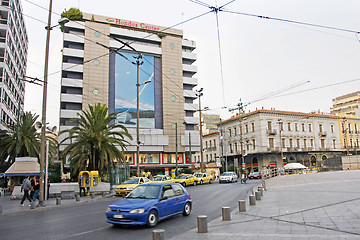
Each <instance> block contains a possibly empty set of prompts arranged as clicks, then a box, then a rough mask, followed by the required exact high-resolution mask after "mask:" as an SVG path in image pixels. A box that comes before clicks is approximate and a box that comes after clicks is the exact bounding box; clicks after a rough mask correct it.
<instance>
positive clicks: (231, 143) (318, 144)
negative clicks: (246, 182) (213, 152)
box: [218, 109, 342, 172]
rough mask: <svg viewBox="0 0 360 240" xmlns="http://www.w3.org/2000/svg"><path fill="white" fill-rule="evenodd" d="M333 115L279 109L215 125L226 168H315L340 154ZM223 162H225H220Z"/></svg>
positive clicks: (262, 111) (337, 130)
mask: <svg viewBox="0 0 360 240" xmlns="http://www.w3.org/2000/svg"><path fill="white" fill-rule="evenodd" d="M338 119H339V117H337V116H336V115H333V114H324V113H302V112H290V111H279V110H265V109H261V110H256V111H253V112H249V113H243V114H238V115H236V116H234V117H232V118H230V119H227V120H224V121H222V122H220V123H219V124H218V128H219V132H220V139H219V140H220V141H221V143H220V144H222V146H223V153H224V157H223V158H222V159H223V161H226V162H227V164H228V165H235V167H236V168H238V167H239V166H240V165H241V164H244V165H245V166H246V169H247V171H248V172H252V171H258V170H261V169H262V168H282V167H283V166H284V164H286V163H290V162H299V163H302V164H304V165H305V166H307V167H310V168H313V167H319V166H321V164H322V161H324V160H326V159H329V158H332V157H335V156H338V155H339V154H341V153H342V150H341V147H340V146H341V145H340V137H339V125H338ZM224 163H225V162H224Z"/></svg>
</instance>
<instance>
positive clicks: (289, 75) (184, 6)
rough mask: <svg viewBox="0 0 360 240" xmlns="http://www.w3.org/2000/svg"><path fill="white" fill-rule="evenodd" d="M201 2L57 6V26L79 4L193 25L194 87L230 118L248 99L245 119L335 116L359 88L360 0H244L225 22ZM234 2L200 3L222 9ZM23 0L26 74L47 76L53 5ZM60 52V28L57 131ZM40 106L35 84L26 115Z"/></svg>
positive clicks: (94, 1) (55, 61) (60, 1)
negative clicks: (257, 114) (340, 101)
mask: <svg viewBox="0 0 360 240" xmlns="http://www.w3.org/2000/svg"><path fill="white" fill-rule="evenodd" d="M196 1H197V0H191V1H190V0H172V1H169V0H153V1H149V0H131V1H129V0H127V1H125V0H121V1H114V0H113V1H110V0H102V1H101V5H99V1H98V0H54V1H53V12H54V14H53V15H52V25H56V24H57V21H58V19H59V18H60V16H59V14H60V13H61V12H62V11H64V9H69V8H71V7H76V8H79V9H80V10H81V11H83V12H88V13H94V14H98V15H103V16H108V17H113V18H119V19H125V20H132V21H137V22H144V23H148V24H153V25H159V26H164V27H170V26H174V25H177V24H179V23H181V22H183V21H186V23H184V24H181V25H177V26H176V27H175V28H178V29H181V30H183V34H184V38H186V39H190V40H194V41H195V42H196V45H197V48H196V53H197V61H196V62H195V63H194V64H195V65H196V66H197V68H198V72H197V74H196V75H194V77H196V78H197V79H198V86H197V88H196V89H200V88H203V94H204V95H203V96H202V97H201V106H202V107H208V108H209V109H210V110H209V112H208V113H216V114H220V115H221V116H222V118H228V117H230V116H231V114H232V113H231V112H230V111H229V109H232V108H235V107H236V106H237V104H238V103H239V101H240V99H241V101H242V102H243V104H244V105H246V107H245V111H246V112H248V111H254V110H256V109H259V108H265V109H270V108H275V109H276V110H286V111H298V112H312V111H321V112H330V108H331V106H332V99H334V98H336V97H338V96H341V95H344V94H348V93H351V92H354V91H359V90H360V89H359V88H360V87H359V86H360V42H359V39H360V35H359V34H356V33H355V32H360V14H359V11H358V10H359V9H360V1H358V0H341V1H340V0H316V1H313V0H292V1H289V0H236V1H233V2H231V3H230V4H228V5H226V6H225V7H224V8H222V11H219V12H218V14H217V18H216V14H215V13H214V12H210V8H208V7H206V6H203V5H204V4H202V5H200V4H196V3H194V2H196ZM230 1H231V0H225V1H224V0H218V1H215V0H203V1H202V2H203V3H206V5H210V6H218V7H220V6H222V5H224V4H226V3H228V2H230ZM21 2H22V6H23V12H24V19H25V25H26V28H27V32H28V36H29V50H28V64H27V74H26V75H27V76H29V77H38V78H40V79H43V75H44V70H43V69H44V62H45V57H44V55H45V40H46V31H45V28H44V27H45V26H46V22H47V18H48V10H46V9H48V7H49V0H36V1H35V0H22V1H21ZM34 3H35V4H36V5H38V6H36V5H34ZM209 12H210V13H209ZM245 14H252V15H245ZM200 15H201V16H200ZM254 15H256V16H266V17H271V18H264V17H263V18H260V17H254ZM198 16H200V17H198ZM187 20H188V21H187ZM217 20H218V21H217ZM281 20H291V21H293V22H290V21H281ZM294 22H299V23H308V24H315V25H321V26H328V27H332V28H339V29H346V30H352V31H353V32H351V31H350V32H349V31H340V30H335V29H328V28H320V27H314V26H310V25H304V24H296V23H294ZM217 23H218V24H217ZM217 26H219V27H218V28H217ZM219 38H220V41H219ZM219 47H220V49H219ZM61 49H62V34H61V32H60V30H59V28H54V29H53V30H52V31H51V37H50V58H49V74H50V75H49V77H48V82H49V84H48V98H47V122H49V125H50V126H56V125H58V124H59V99H60V79H61V75H60V73H61V71H60V70H61ZM220 53H221V54H220ZM257 100H260V101H257ZM195 102H197V101H195ZM41 108H42V87H41V86H37V85H34V84H30V83H27V84H26V88H25V110H26V111H31V112H33V113H37V114H39V115H41ZM39 119H40V118H39Z"/></svg>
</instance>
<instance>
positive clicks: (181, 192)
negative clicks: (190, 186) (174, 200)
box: [172, 185, 184, 196]
mask: <svg viewBox="0 0 360 240" xmlns="http://www.w3.org/2000/svg"><path fill="white" fill-rule="evenodd" d="M172 187H173V189H174V191H175V195H176V196H180V195H184V190H182V188H181V187H180V186H179V185H172Z"/></svg>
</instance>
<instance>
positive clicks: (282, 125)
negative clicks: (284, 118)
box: [279, 122, 284, 131]
mask: <svg viewBox="0 0 360 240" xmlns="http://www.w3.org/2000/svg"><path fill="white" fill-rule="evenodd" d="M279 124H280V131H284V123H283V122H279Z"/></svg>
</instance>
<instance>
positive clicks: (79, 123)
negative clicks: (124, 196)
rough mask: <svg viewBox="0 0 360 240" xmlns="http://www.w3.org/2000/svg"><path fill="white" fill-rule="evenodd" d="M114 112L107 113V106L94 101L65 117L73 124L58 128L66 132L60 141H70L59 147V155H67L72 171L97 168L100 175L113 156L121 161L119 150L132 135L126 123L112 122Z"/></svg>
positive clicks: (113, 158)
mask: <svg viewBox="0 0 360 240" xmlns="http://www.w3.org/2000/svg"><path fill="white" fill-rule="evenodd" d="M115 115H116V113H111V114H109V115H108V107H107V106H106V105H105V104H100V103H98V104H95V105H94V106H91V105H89V109H88V110H86V111H84V110H83V111H82V114H81V115H80V114H78V118H73V119H70V120H68V122H67V123H69V124H71V125H75V126H74V127H72V128H71V129H67V130H63V131H61V132H60V134H66V137H65V138H64V139H63V140H62V141H61V143H64V142H65V141H70V142H71V143H70V144H69V145H67V146H66V147H65V149H64V150H63V152H62V158H63V159H64V158H66V156H68V157H69V161H70V167H71V169H72V171H73V173H78V172H79V171H81V170H88V171H91V170H98V171H99V173H100V175H101V174H103V173H106V172H108V171H109V170H110V169H111V167H112V166H114V165H115V163H114V160H115V159H116V160H118V162H119V163H123V159H124V154H123V153H124V150H125V149H126V144H128V143H129V142H128V141H127V140H126V139H125V138H128V139H130V140H132V137H131V135H130V134H129V133H128V130H127V128H126V127H124V126H123V125H121V124H118V123H115V121H114V120H115V118H116V116H115ZM61 143H60V144H61ZM119 148H120V149H119Z"/></svg>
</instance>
